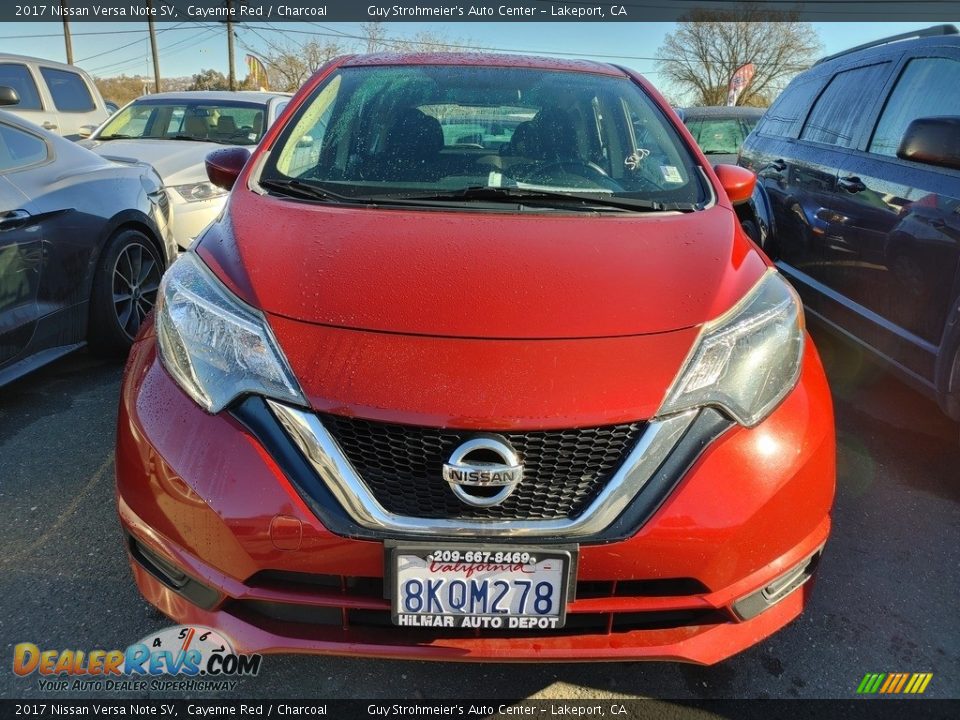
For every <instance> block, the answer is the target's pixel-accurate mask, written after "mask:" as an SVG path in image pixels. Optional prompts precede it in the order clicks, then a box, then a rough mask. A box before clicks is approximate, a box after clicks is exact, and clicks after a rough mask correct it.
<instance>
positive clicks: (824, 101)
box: [800, 63, 889, 148]
mask: <svg viewBox="0 0 960 720" xmlns="http://www.w3.org/2000/svg"><path fill="white" fill-rule="evenodd" d="M888 65H889V63H880V64H877V65H868V66H866V67H859V68H854V69H853V70H845V71H844V72H839V73H837V74H836V75H834V76H833V80H831V81H830V84H829V85H827V89H826V90H824V91H823V93H821V95H820V97H819V98H817V102H816V103H814V105H813V110H811V111H810V117H809V118H807V122H806V124H805V125H804V126H803V131H802V132H801V133H800V139H801V140H809V141H810V142H818V143H824V144H826V145H836V146H838V147H843V148H849V147H853V145H854V143H856V141H857V133H858V131H859V129H860V127H861V125H860V123H861V122H862V121H863V117H864V113H863V109H864V108H865V107H867V106H868V105H869V103H870V100H871V98H874V97H876V93H877V89H878V87H877V86H878V84H879V82H880V81H881V80H882V78H883V76H884V74H885V73H886V71H887V66H888Z"/></svg>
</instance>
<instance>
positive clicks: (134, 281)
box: [113, 242, 160, 340]
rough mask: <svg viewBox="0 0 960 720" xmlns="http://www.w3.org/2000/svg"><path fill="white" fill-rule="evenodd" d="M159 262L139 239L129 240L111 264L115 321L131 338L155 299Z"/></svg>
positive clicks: (158, 281) (138, 328) (151, 307)
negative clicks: (135, 240)
mask: <svg viewBox="0 0 960 720" xmlns="http://www.w3.org/2000/svg"><path fill="white" fill-rule="evenodd" d="M159 287H160V263H159V262H158V261H157V258H156V255H155V254H154V252H153V251H152V250H151V249H150V248H149V247H147V246H146V245H144V244H143V243H141V242H131V243H130V244H129V245H126V246H125V247H124V248H123V249H122V250H120V253H119V254H118V255H117V259H116V262H114V265H113V306H114V311H115V312H116V318H117V323H118V324H119V326H120V328H121V329H122V330H123V332H124V334H126V335H127V337H129V338H130V339H131V340H132V339H133V338H134V337H135V336H136V334H137V332H138V331H139V330H140V325H141V324H142V323H143V320H144V318H145V317H146V316H147V314H149V312H150V311H151V310H152V309H153V306H154V304H155V303H156V301H157V289H158V288H159Z"/></svg>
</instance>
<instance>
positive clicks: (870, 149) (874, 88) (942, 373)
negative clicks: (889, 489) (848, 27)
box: [740, 25, 960, 420]
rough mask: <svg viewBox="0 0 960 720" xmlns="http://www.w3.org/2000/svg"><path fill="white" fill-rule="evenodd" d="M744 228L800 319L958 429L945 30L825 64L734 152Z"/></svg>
mask: <svg viewBox="0 0 960 720" xmlns="http://www.w3.org/2000/svg"><path fill="white" fill-rule="evenodd" d="M740 163H741V165H743V166H745V167H747V168H750V169H752V170H754V171H755V172H756V173H757V174H758V176H759V181H758V183H757V190H756V191H755V193H754V196H753V198H752V200H751V202H750V203H748V204H746V205H745V206H742V207H741V209H740V212H741V218H742V219H743V220H744V228H745V229H746V230H747V232H748V234H750V235H752V236H753V237H754V239H755V240H757V241H758V242H759V243H760V244H761V245H762V246H763V247H764V249H765V250H766V251H767V252H768V254H769V255H770V256H771V257H772V258H773V259H774V260H775V261H776V263H777V266H778V267H779V268H780V270H781V271H782V272H784V273H785V274H786V275H787V276H788V277H789V278H790V279H791V280H792V281H793V283H794V285H795V286H796V287H797V289H798V291H799V292H800V294H801V296H802V297H803V299H804V302H805V304H806V306H807V313H808V315H810V316H812V317H814V318H817V319H820V320H823V321H825V322H826V323H827V324H828V325H829V326H831V327H832V328H834V329H837V330H839V331H841V332H842V333H843V334H845V335H847V336H848V337H850V338H852V339H853V340H855V341H856V342H858V343H860V344H861V345H863V346H866V347H867V348H869V349H870V350H871V351H872V352H873V353H875V354H876V355H877V356H878V357H880V358H881V359H882V360H884V361H886V362H888V363H889V364H890V365H892V366H894V367H895V368H896V369H897V370H899V371H900V373H901V374H902V375H903V376H904V377H905V378H907V379H908V380H910V381H912V382H913V384H914V385H916V386H918V387H919V388H921V389H922V390H925V391H926V392H928V393H929V394H930V395H932V396H934V397H936V399H937V400H938V402H939V403H940V405H941V407H942V408H943V409H944V411H945V412H946V413H947V414H949V415H950V416H951V417H953V418H954V419H958V420H960V304H958V295H960V266H958V262H960V35H958V34H957V29H956V28H955V27H953V26H952V25H941V26H936V27H933V28H929V29H927V30H924V31H920V32H919V33H914V34H912V35H910V36H896V37H893V38H887V39H885V40H881V41H878V42H876V43H872V44H870V45H867V46H860V47H857V48H854V49H852V50H849V51H847V52H844V53H840V54H838V55H833V56H831V57H828V58H824V59H823V60H821V61H820V62H818V63H817V64H816V65H815V66H814V67H813V68H811V69H810V70H807V71H806V72H804V73H802V74H801V75H799V76H797V77H796V78H795V79H794V80H793V82H791V83H790V85H789V86H788V87H787V88H786V90H784V92H783V93H782V94H781V95H780V97H779V98H778V99H777V101H776V102H775V103H774V104H773V105H772V106H771V107H770V109H769V110H768V111H767V113H766V114H765V115H764V117H763V119H762V120H761V121H760V124H759V125H758V126H757V127H756V129H755V130H754V132H753V133H752V134H751V135H750V136H749V137H748V138H747V140H746V142H745V143H744V146H743V149H742V152H741V160H740Z"/></svg>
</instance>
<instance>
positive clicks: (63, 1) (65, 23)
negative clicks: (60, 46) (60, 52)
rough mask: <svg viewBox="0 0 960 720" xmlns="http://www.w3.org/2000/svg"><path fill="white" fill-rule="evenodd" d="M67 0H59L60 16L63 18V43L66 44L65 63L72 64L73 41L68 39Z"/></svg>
mask: <svg viewBox="0 0 960 720" xmlns="http://www.w3.org/2000/svg"><path fill="white" fill-rule="evenodd" d="M66 7H67V0H60V17H62V18H63V43H64V45H66V46H67V65H73V41H72V40H70V21H69V20H67V17H68V16H67V13H66Z"/></svg>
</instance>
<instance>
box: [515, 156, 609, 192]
mask: <svg viewBox="0 0 960 720" xmlns="http://www.w3.org/2000/svg"><path fill="white" fill-rule="evenodd" d="M558 172H562V173H565V174H567V175H575V176H576V177H580V178H583V179H584V180H588V181H589V182H592V183H593V185H594V186H595V187H600V188H603V189H605V190H622V189H623V188H621V187H620V185H619V184H618V183H617V182H615V181H614V180H612V179H611V178H610V176H609V175H607V173H606V171H605V170H604V169H603V168H602V167H600V166H599V165H597V164H596V163H592V162H587V161H584V160H557V161H555V162H551V163H547V164H546V165H543V166H541V167H538V168H537V169H536V170H534V172H532V173H531V174H530V175H528V176H527V178H526V180H528V181H530V182H539V183H542V182H549V181H550V180H553V179H554V178H555V176H556V174H557V173H558ZM584 189H585V190H586V189H589V188H584Z"/></svg>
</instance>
